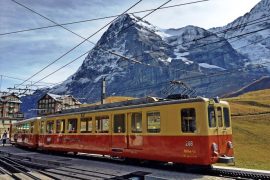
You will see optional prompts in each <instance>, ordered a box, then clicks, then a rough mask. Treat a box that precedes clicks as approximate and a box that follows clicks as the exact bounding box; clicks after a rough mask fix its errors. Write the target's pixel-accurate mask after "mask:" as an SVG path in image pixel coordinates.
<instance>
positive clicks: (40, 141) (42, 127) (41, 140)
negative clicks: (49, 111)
mask: <svg viewBox="0 0 270 180" xmlns="http://www.w3.org/2000/svg"><path fill="white" fill-rule="evenodd" d="M38 123H39V125H38V128H39V130H38V131H39V133H38V134H39V137H38V145H39V147H43V146H44V141H45V121H44V120H41V121H39V122H38Z"/></svg>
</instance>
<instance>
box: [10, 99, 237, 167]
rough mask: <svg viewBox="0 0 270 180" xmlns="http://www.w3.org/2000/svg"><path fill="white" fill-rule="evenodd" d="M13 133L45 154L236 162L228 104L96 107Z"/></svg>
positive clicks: (27, 122) (18, 127) (188, 102)
mask: <svg viewBox="0 0 270 180" xmlns="http://www.w3.org/2000/svg"><path fill="white" fill-rule="evenodd" d="M25 127H27V128H25ZM12 129H13V130H12V132H13V133H14V135H15V136H17V141H16V143H17V144H18V145H21V146H29V147H31V148H39V149H44V150H54V151H62V152H75V153H77V152H84V153H94V154H102V155H110V156H116V157H122V158H135V159H144V160H156V161H163V162H174V163H181V164H193V165H210V164H214V163H216V162H224V163H229V162H233V160H234V157H233V145H232V127H231V118H230V109H229V105H228V103H227V102H225V101H219V100H215V101H214V100H213V99H207V98H191V99H182V100H156V101H152V102H149V101H148V102H147V103H143V104H136V103H135V104H132V103H129V104H128V103H126V104H125V103H122V104H121V103H116V105H115V106H112V105H100V106H96V107H89V108H82V109H77V110H76V111H74V112H72V111H70V112H66V113H64V112H63V113H62V114H55V115H50V116H46V117H41V118H35V119H29V120H24V121H21V122H18V123H15V124H13V128H12ZM24 129H27V131H23V130H24Z"/></svg>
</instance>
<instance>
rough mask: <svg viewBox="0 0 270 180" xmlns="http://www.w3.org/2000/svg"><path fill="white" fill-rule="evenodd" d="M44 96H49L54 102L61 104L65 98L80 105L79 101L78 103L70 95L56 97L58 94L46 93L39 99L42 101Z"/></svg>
mask: <svg viewBox="0 0 270 180" xmlns="http://www.w3.org/2000/svg"><path fill="white" fill-rule="evenodd" d="M46 95H48V96H50V97H51V98H53V99H54V100H55V101H58V102H62V101H63V100H64V99H65V98H66V97H71V98H72V99H73V100H74V101H75V103H76V104H81V103H80V101H78V100H77V99H76V98H74V97H73V96H72V95H58V94H52V93H47V94H45V95H44V96H43V97H42V98H41V99H43V98H44V97H45V96H46Z"/></svg>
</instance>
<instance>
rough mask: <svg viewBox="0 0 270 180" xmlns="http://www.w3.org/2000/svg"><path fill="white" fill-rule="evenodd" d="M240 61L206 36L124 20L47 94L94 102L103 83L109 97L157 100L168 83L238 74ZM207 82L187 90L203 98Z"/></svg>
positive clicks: (219, 39) (204, 32)
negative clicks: (151, 97) (235, 70)
mask: <svg viewBox="0 0 270 180" xmlns="http://www.w3.org/2000/svg"><path fill="white" fill-rule="evenodd" d="M194 39H198V40H196V41H194ZM206 44H207V45H206ZM108 51H111V52H115V53H118V54H121V55H123V56H125V57H128V58H130V59H131V60H126V59H125V58H121V57H118V56H115V55H113V54H111V53H109V52H108ZM134 61H139V62H141V64H140V63H134ZM246 61H248V60H247V59H246V58H245V57H244V56H242V55H241V54H239V53H238V52H237V51H235V50H234V49H233V48H232V46H231V45H230V43H228V41H227V40H226V39H225V38H223V37H219V36H217V35H216V34H215V33H212V32H210V31H208V30H205V29H202V28H199V27H196V26H187V27H183V28H180V29H167V30H164V29H160V28H158V27H155V26H153V25H151V24H150V23H149V22H146V21H140V19H139V18H137V17H135V16H133V15H128V14H126V15H123V16H122V17H120V18H119V19H118V20H116V21H115V22H114V23H113V24H111V26H110V27H109V28H108V30H107V31H106V32H105V33H104V34H103V36H102V37H101V39H100V40H99V42H98V43H97V45H96V46H95V47H94V48H93V49H92V51H91V52H90V53H89V54H88V56H87V57H86V59H85V60H84V62H83V64H82V66H81V67H80V68H79V69H78V71H77V72H76V73H75V74H74V75H72V76H71V77H70V78H69V79H67V80H66V81H65V82H64V83H63V84H61V85H58V86H56V87H54V88H53V89H52V90H51V92H53V93H58V94H63V93H67V94H72V95H74V96H75V97H76V96H77V97H86V99H87V100H96V99H99V97H100V80H101V79H102V77H106V80H107V87H108V88H107V89H108V91H109V95H129V96H146V95H157V96H162V93H161V90H162V89H163V88H166V86H167V85H168V82H169V81H170V80H179V79H189V78H190V77H194V76H201V75H207V74H209V73H216V72H221V71H226V70H230V69H232V68H237V67H238V68H241V67H243V66H244V63H245V62H246ZM147 64H149V66H148V65H147ZM212 79H213V78H212ZM228 79H230V78H228ZM208 80H209V79H207V78H202V79H199V80H197V79H195V80H192V81H190V84H191V85H192V86H194V87H196V88H201V90H199V94H200V95H204V93H205V92H204V90H203V89H205V87H204V86H201V84H202V83H201V82H204V83H205V82H207V81H208ZM216 80H217V79H216ZM243 81H245V78H243ZM166 82H167V83H166ZM188 83H189V82H188ZM208 86H209V85H208ZM144 87H146V88H144ZM222 93H224V89H222V88H221V89H218V88H216V89H214V88H211V89H210V90H209V91H208V92H207V95H218V94H222ZM163 96H164V95H163Z"/></svg>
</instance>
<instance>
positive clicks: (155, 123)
mask: <svg viewBox="0 0 270 180" xmlns="http://www.w3.org/2000/svg"><path fill="white" fill-rule="evenodd" d="M147 132H149V133H159V132H160V112H148V113H147Z"/></svg>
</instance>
